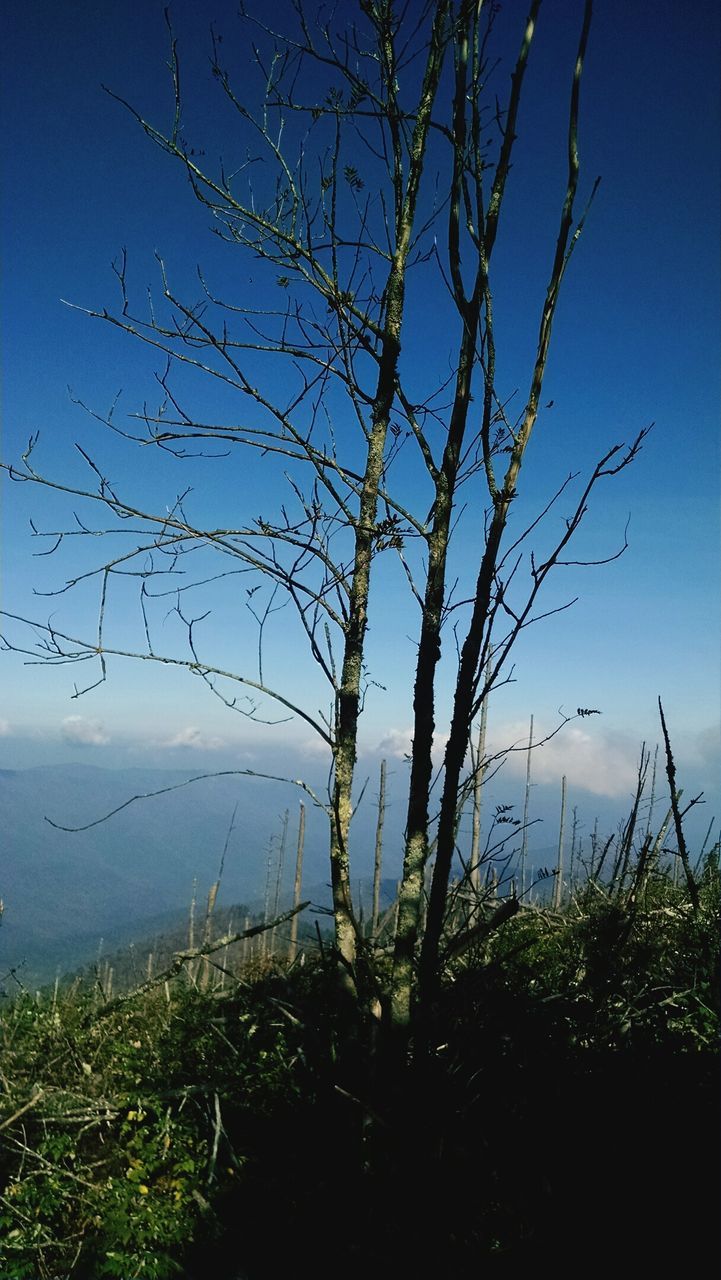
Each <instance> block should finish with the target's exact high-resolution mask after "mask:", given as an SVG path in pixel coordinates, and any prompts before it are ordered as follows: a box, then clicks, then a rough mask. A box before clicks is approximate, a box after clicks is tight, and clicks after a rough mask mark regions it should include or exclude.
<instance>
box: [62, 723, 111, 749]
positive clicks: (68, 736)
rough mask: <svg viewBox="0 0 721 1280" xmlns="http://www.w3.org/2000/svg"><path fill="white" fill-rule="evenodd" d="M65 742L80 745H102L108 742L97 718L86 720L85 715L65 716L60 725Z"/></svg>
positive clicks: (107, 737) (108, 739) (108, 738)
mask: <svg viewBox="0 0 721 1280" xmlns="http://www.w3.org/2000/svg"><path fill="white" fill-rule="evenodd" d="M61 733H62V735H63V738H64V739H65V741H66V742H71V743H73V745H74V746H80V747H104V746H106V745H107V743H108V742H110V737H109V735H108V734H107V733H106V732H105V729H104V728H103V726H102V724H101V723H100V721H99V720H87V719H86V718H85V716H66V717H65V719H64V720H63V722H62V725H61Z"/></svg>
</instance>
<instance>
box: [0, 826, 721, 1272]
mask: <svg viewBox="0 0 721 1280" xmlns="http://www.w3.org/2000/svg"><path fill="white" fill-rule="evenodd" d="M637 865H638V863H637V860H636V859H635V858H634V860H633V863H632V866H633V867H634V868H636V867H637ZM697 893H698V900H699V905H698V910H695V909H694V907H693V904H692V903H691V901H690V899H689V894H688V890H687V888H686V886H682V887H678V886H676V885H674V883H673V876H672V874H671V872H670V870H669V869H664V868H661V867H658V866H657V867H656V868H655V869H654V870H653V872H652V873H650V874H649V876H648V877H647V879H646V881H645V883H644V885H643V890H642V892H641V893H638V892H633V890H632V891H629V889H628V888H626V889H623V888H618V887H617V888H616V889H614V887H613V885H612V884H610V883H609V881H608V879H605V880H602V879H596V880H593V879H589V880H588V881H587V882H586V884H585V885H584V886H582V887H581V888H580V889H579V890H578V891H577V892H576V894H575V895H574V896H573V898H572V899H571V900H570V901H568V900H567V901H566V902H565V903H564V906H563V909H562V910H561V911H555V910H552V909H550V908H548V907H543V906H539V907H526V908H522V909H519V910H517V911H516V912H515V914H513V915H512V916H510V917H509V918H508V919H507V920H506V921H505V923H503V924H502V925H501V926H500V927H498V928H496V929H495V930H493V931H491V932H489V933H487V934H486V935H485V936H484V937H479V938H478V939H477V940H476V942H475V943H473V944H472V945H469V946H468V947H467V948H466V949H465V950H464V952H463V954H462V955H461V956H459V957H457V958H456V959H455V960H454V961H453V962H452V963H449V964H448V966H447V968H446V971H445V980H444V983H443V985H442V988H441V989H440V991H439V996H438V999H437V1002H436V1004H435V1006H434V1010H433V1016H432V1022H431V1025H430V1027H429V1034H428V1046H427V1051H426V1053H425V1054H424V1055H423V1056H422V1057H421V1055H416V1058H415V1063H414V1069H413V1070H412V1071H405V1072H404V1073H403V1075H402V1076H399V1075H398V1073H397V1071H396V1069H395V1064H394V1063H393V1062H392V1061H389V1062H385V1063H383V1062H382V1061H381V1062H380V1063H379V1061H378V1060H377V1056H376V1057H375V1058H374V1054H373V1026H372V1022H373V1020H372V1019H369V1018H368V1016H367V1015H365V1014H364V1013H363V1011H362V1009H361V1007H360V1006H359V1005H357V1004H353V1003H351V1004H349V1003H348V1000H347V998H346V997H345V996H344V993H343V992H342V990H340V989H339V988H338V984H337V981H336V979H335V969H334V966H333V964H332V963H329V961H328V955H327V953H320V954H316V955H315V956H313V955H312V954H310V953H308V954H307V955H306V954H305V953H304V952H301V958H300V959H298V960H296V961H295V962H294V963H293V964H291V965H288V963H287V962H282V961H278V960H275V959H273V958H272V957H268V958H266V959H265V960H263V959H261V958H256V959H253V958H251V959H249V960H248V961H246V963H245V964H244V965H243V964H241V967H240V970H239V971H238V972H236V973H234V974H232V975H231V973H230V972H229V971H228V970H227V969H225V968H223V970H222V971H220V970H218V971H216V974H215V978H214V980H213V981H212V982H210V983H206V982H205V981H204V980H203V975H202V972H201V971H200V970H199V969H198V968H197V967H196V968H195V969H193V967H192V966H188V965H185V966H184V967H183V968H182V970H181V969H180V968H178V971H177V974H176V976H175V977H173V978H171V979H169V980H164V981H161V982H159V983H158V985H156V986H154V987H151V988H150V989H146V990H142V991H139V992H137V993H136V994H135V995H133V994H132V993H127V994H126V995H125V996H124V997H115V998H113V999H110V1000H107V999H104V998H103V995H102V993H101V992H100V990H99V988H98V985H97V984H91V983H88V982H82V981H81V980H79V979H76V980H75V981H74V982H73V983H72V984H71V985H69V986H68V985H66V986H64V987H63V986H60V987H58V986H56V988H55V990H54V991H46V992H42V993H38V994H37V995H35V996H33V995H31V994H29V993H22V994H20V995H19V996H18V997H17V998H16V999H15V1000H14V1001H13V1003H12V1004H10V1005H9V1006H6V1008H5V1011H4V1013H3V1016H2V1019H1V1020H0V1036H1V1037H2V1046H1V1051H2V1086H3V1096H2V1105H1V1107H0V1128H1V1129H2V1136H3V1139H4V1143H3V1154H2V1164H1V1167H0V1177H1V1185H2V1190H1V1192H0V1229H1V1235H0V1238H1V1239H2V1244H0V1258H1V1259H2V1262H1V1266H2V1275H3V1276H4V1277H7V1280H50V1277H59V1276H63V1277H69V1278H70V1277H72V1278H73V1280H83V1278H86V1280H90V1278H91V1277H101V1276H115V1277H120V1278H122V1280H130V1278H131V1277H141V1278H146V1277H147V1278H151V1277H152V1278H157V1280H161V1278H163V1277H170V1276H173V1275H185V1276H188V1277H192V1276H196V1275H197V1276H204V1275H208V1274H212V1275H213V1276H214V1277H218V1280H222V1278H223V1277H228V1278H230V1277H232V1276H237V1275H243V1276H246V1277H248V1278H249V1280H254V1278H255V1277H264V1276H267V1275H269V1274H271V1273H272V1274H288V1273H290V1271H291V1270H292V1272H293V1273H294V1274H296V1275H305V1274H311V1273H312V1274H315V1272H316V1267H317V1263H316V1262H315V1261H314V1260H313V1259H314V1257H315V1252H316V1251H317V1250H320V1251H322V1252H323V1253H326V1252H327V1251H329V1250H333V1249H334V1248H341V1247H342V1248H343V1249H344V1250H345V1256H346V1262H347V1268H348V1269H349V1271H350V1274H360V1273H361V1272H363V1273H364V1274H365V1273H367V1269H368V1268H373V1270H374V1273H375V1274H377V1275H381V1276H382V1275H385V1274H391V1272H392V1271H393V1270H394V1269H395V1268H396V1267H397V1266H398V1265H405V1266H409V1267H410V1266H411V1265H413V1266H415V1265H420V1262H421V1260H422V1259H423V1257H424V1256H426V1255H427V1251H428V1250H435V1249H437V1250H440V1251H442V1253H441V1255H440V1256H442V1257H443V1258H444V1269H445V1274H448V1275H449V1276H458V1277H461V1276H465V1275H470V1274H475V1268H477V1267H478V1266H480V1265H481V1264H483V1265H488V1266H491V1267H493V1266H500V1265H501V1263H506V1264H510V1263H513V1264H516V1263H517V1264H518V1266H519V1267H521V1266H525V1265H526V1263H527V1262H528V1261H529V1260H530V1259H531V1258H535V1259H536V1260H539V1259H540V1260H544V1259H546V1258H547V1257H548V1258H550V1257H551V1256H552V1255H553V1256H554V1257H556V1261H557V1262H559V1261H560V1262H563V1259H564V1258H567V1259H569V1265H570V1259H571V1257H572V1256H573V1252H574V1249H576V1248H578V1249H582V1250H587V1249H588V1247H589V1241H590V1240H591V1239H592V1238H594V1234H595V1233H596V1232H597V1231H599V1230H600V1229H601V1223H602V1222H603V1223H605V1225H604V1227H603V1233H602V1235H603V1238H602V1240H601V1241H600V1242H599V1245H598V1248H599V1249H600V1250H601V1252H603V1250H604V1249H608V1250H611V1251H613V1249H616V1248H620V1247H621V1244H622V1240H623V1238H624V1237H623V1233H624V1232H626V1233H627V1235H626V1246H625V1247H627V1248H629V1247H630V1248H631V1250H633V1249H638V1250H640V1255H639V1256H643V1257H644V1258H646V1260H647V1261H649V1263H650V1262H652V1261H653V1258H654V1256H655V1253H654V1251H655V1250H660V1249H661V1242H662V1243H663V1251H664V1252H663V1257H664V1258H665V1259H666V1260H668V1258H670V1257H671V1256H672V1255H673V1252H674V1250H679V1251H681V1250H682V1243H683V1256H684V1257H685V1258H686V1259H687V1261H688V1263H689V1265H691V1263H692V1262H693V1260H694V1259H696V1260H700V1259H701V1258H702V1257H703V1251H704V1250H705V1249H709V1248H711V1247H712V1245H713V1239H712V1234H711V1231H710V1229H709V1226H708V1225H707V1224H706V1225H705V1224H704V1222H703V1214H704V1212H706V1211H708V1212H709V1214H710V1215H712V1214H713V1208H712V1197H713V1194H714V1185H715V1179H714V1176H713V1157H714V1154H715V1139H714V1137H713V1136H711V1137H709V1134H710V1133H713V1132H714V1125H713V1123H712V1121H713V1112H714V1107H717V1098H716V1067H717V1055H716V1043H717V1034H718V1008H719V990H718V969H717V964H716V959H717V953H718V913H719V905H720V898H721V878H720V876H719V865H718V850H717V849H715V850H713V851H711V852H710V853H709V854H708V855H707V856H706V858H705V863H704V866H703V869H702V871H701V872H700V874H699V877H698V884H697ZM384 955H386V956H387V953H384V954H381V955H380V956H379V957H378V964H379V966H380V967H381V968H382V966H383V964H384V963H386V959H384ZM388 959H389V957H388ZM234 967H235V966H234ZM221 978H222V982H223V985H222V986H221ZM419 1116H420V1117H421V1120H420V1123H419V1119H418V1117H419ZM339 1132H342V1133H343V1136H344V1140H343V1142H342V1143H338V1141H337V1136H338V1133H339ZM676 1160H679V1161H682V1162H683V1165H682V1167H683V1177H682V1179H681V1178H680V1177H679V1176H678V1175H679V1171H678V1170H677V1169H676V1168H675V1166H674V1162H675V1161H676ZM655 1162H661V1164H660V1168H661V1169H662V1170H663V1177H664V1179H672V1186H666V1185H660V1184H659V1180H658V1169H657V1168H656V1167H655ZM679 1181H682V1183H683V1185H682V1186H681V1187H679V1185H678V1183H679ZM626 1196H629V1197H632V1206H633V1212H632V1214H631V1217H632V1222H631V1224H630V1225H629V1223H628V1222H627V1221H626V1220H625V1215H626V1213H627V1211H629V1212H630V1205H629V1206H627V1208H626V1209H624V1208H623V1204H622V1201H623V1198H624V1197H626ZM668 1199H671V1200H672V1202H673V1203H674V1204H675V1206H676V1208H675V1209H673V1210H672V1213H673V1214H674V1215H677V1216H675V1222H676V1226H675V1228H674V1229H672V1230H670V1231H669V1229H668V1227H666V1229H665V1234H663V1235H659V1234H658V1233H659V1230H660V1226H659V1224H660V1219H661V1216H662V1214H663V1213H664V1212H665V1211H666V1204H667V1200H668ZM422 1201H423V1202H427V1203H428V1204H429V1205H430V1206H432V1212H429V1215H428V1218H427V1220H426V1221H425V1222H424V1226H423V1230H422V1231H420V1232H414V1233H412V1238H407V1239H406V1238H403V1237H402V1235H400V1234H399V1229H398V1224H399V1221H401V1219H400V1218H399V1214H403V1213H404V1212H409V1213H411V1212H413V1211H414V1206H416V1205H417V1204H419V1203H421V1202H422ZM684 1214H690V1215H692V1221H693V1226H692V1228H691V1227H689V1228H688V1229H689V1230H690V1231H691V1237H692V1238H691V1239H690V1240H689V1239H687V1238H686V1231H687V1224H686V1223H685V1222H684ZM349 1218H350V1219H352V1221H353V1224H354V1225H353V1226H352V1228H351V1227H349ZM710 1220H711V1221H712V1220H713V1218H712V1216H711V1219H710ZM682 1228H683V1229H682ZM682 1237H683V1241H682ZM574 1242H575V1243H574ZM595 1249H596V1246H595V1245H594V1250H595ZM661 1256H662V1255H661V1253H659V1258H660V1257H661ZM680 1257H681V1253H680V1252H679V1258H680Z"/></svg>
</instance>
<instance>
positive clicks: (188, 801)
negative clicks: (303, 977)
mask: <svg viewBox="0 0 721 1280" xmlns="http://www.w3.org/2000/svg"><path fill="white" fill-rule="evenodd" d="M306 765H307V762H302V763H301V764H299V763H298V762H297V761H296V767H298V768H301V769H305V768H306ZM192 776H194V775H193V774H192V773H189V772H188V771H183V770H178V769H175V770H149V769H142V768H125V769H103V768H98V767H95V766H92V765H84V764H75V763H73V764H58V765H43V766H39V767H36V768H31V769H18V770H12V769H2V770H0V897H2V898H3V899H4V902H5V914H4V917H3V923H2V928H0V986H2V983H3V975H4V974H6V973H7V972H8V970H9V969H10V968H12V967H13V966H16V965H23V972H24V974H25V977H24V979H23V981H25V982H26V984H27V985H32V984H36V983H38V982H44V981H47V980H50V979H52V978H53V977H54V974H55V972H56V971H57V969H58V968H60V969H62V970H67V969H70V968H72V969H74V968H77V967H78V966H79V965H82V964H85V963H88V962H89V961H90V960H92V959H93V957H94V956H95V955H96V954H97V950H98V945H99V942H100V939H101V938H102V939H104V947H105V948H106V953H107V950H108V949H114V948H119V947H123V946H126V945H127V944H128V943H129V942H131V941H137V940H138V939H139V938H147V937H148V936H149V935H152V934H154V933H162V932H164V931H165V929H166V926H167V927H170V925H171V921H175V923H176V924H177V921H178V920H179V918H181V917H182V918H186V919H187V911H188V907H189V903H190V900H191V896H192V892H193V882H194V881H197V897H198V902H199V904H201V906H199V910H201V909H202V903H203V902H204V900H205V897H206V895H207V892H208V889H209V888H210V885H211V884H212V883H213V882H214V881H215V880H216V878H217V875H218V867H219V863H220V859H221V855H222V852H223V848H224V846H225V844H226V840H227V839H228V830H229V826H230V822H231V818H232V815H233V812H234V809H235V808H236V806H237V813H236V817H235V824H234V830H233V832H232V835H231V837H230V840H229V841H228V848H227V854H226V858H225V867H224V872H223V879H222V884H221V889H220V895H219V900H218V906H219V908H221V907H223V906H229V905H230V904H232V903H249V904H252V903H256V904H258V903H260V904H261V905H262V904H263V903H264V901H265V898H266V896H267V895H270V901H271V902H272V901H273V900H274V897H275V893H276V891H277V890H279V892H280V898H281V901H287V900H288V896H289V894H290V886H291V884H292V878H293V870H294V863H295V846H296V838H297V824H298V805H299V801H300V800H301V798H302V799H303V802H304V803H305V806H306V839H305V857H304V882H305V885H312V886H314V887H315V889H314V891H315V892H319V891H322V892H325V894H326V895H327V894H328V890H327V881H328V878H329V869H328V831H327V819H326V816H325V814H324V813H323V812H322V811H320V810H319V809H318V808H316V807H315V806H314V805H313V804H312V803H311V802H310V800H309V798H308V796H307V795H305V794H304V793H302V792H300V791H299V789H298V788H296V787H293V786H292V785H291V784H286V783H282V784H281V783H277V782H272V781H269V780H266V779H262V778H254V777H243V776H226V777H209V778H207V779H205V780H203V781H200V782H192V783H190V784H189V785H180V784H183V783H185V782H187V780H188V778H189V777H192ZM373 776H375V768H374V769H373ZM308 781H309V782H310V784H311V785H313V781H314V780H313V779H312V778H309V779H308ZM405 786H406V779H405V778H404V777H401V776H399V778H398V779H396V780H395V783H394V785H393V786H392V787H391V790H390V793H389V803H388V807H387V810H386V822H385V828H384V864H383V871H384V876H385V877H386V878H389V879H390V881H391V883H392V882H393V881H394V880H395V879H397V878H398V876H399V875H400V870H401V854H402V826H403V818H404V812H405V808H404V801H405ZM496 786H497V784H494V788H496ZM161 791H162V792H163V794H159V795H153V794H149V793H153V792H161ZM316 791H317V794H319V795H322V794H323V781H322V779H321V780H318V781H317V782H316ZM546 791H548V794H547V795H546ZM374 795H375V793H374V787H373V783H372V781H371V783H370V785H369V786H368V788H367V791H366V793H365V797H364V799H363V801H362V803H361V804H359V806H358V809H357V811H356V814H355V815H354V818H353V882H352V888H353V893H354V896H355V897H358V898H361V897H362V900H363V911H364V914H365V916H366V918H367V916H368V914H369V911H370V889H369V887H368V886H369V884H370V878H371V877H372V873H373V848H374V842H375V822H376V809H375V800H374ZM135 796H141V797H145V798H142V799H137V800H136V801H134V802H133V803H130V804H128V803H127V802H128V801H130V800H132V798H133V797H135ZM516 799H517V796H516V795H515V794H513V791H511V792H510V794H506V793H503V792H501V793H500V794H498V795H496V794H495V793H494V790H492V791H491V793H490V795H489V798H488V802H487V804H486V807H485V809H484V814H485V815H486V817H485V818H484V821H487V820H489V819H490V817H491V816H492V814H493V804H494V803H496V802H497V801H498V800H503V801H504V802H513V801H514V800H516ZM557 803H558V801H557V795H556V791H555V789H554V790H553V792H551V791H550V790H549V789H544V788H542V787H538V788H534V813H537V814H538V813H543V812H544V806H545V810H546V812H547V813H549V814H550V815H551V816H550V818H549V819H548V820H547V823H545V824H544V823H541V824H540V825H538V826H535V827H534V829H533V832H532V838H531V846H532V849H533V852H532V853H531V854H530V855H529V870H530V869H531V868H532V867H533V866H536V867H538V866H541V865H543V864H550V865H553V864H554V863H555V846H554V845H553V844H550V843H549V837H551V838H555V837H554V829H557V827H556V824H557V817H556V814H557ZM592 803H593V804H594V807H595V805H596V803H597V802H596V800H595V799H594V800H592ZM116 809H119V812H116V813H114V815H113V816H112V817H108V819H107V821H97V820H98V819H102V818H103V817H104V816H105V815H108V814H110V813H111V812H112V811H113V810H116ZM286 810H287V811H288V813H289V821H288V831H287V841H286V851H285V861H284V868H283V874H282V876H281V882H280V886H279V885H278V847H279V843H280V834H281V830H282V826H283V815H284V813H285V811H286ZM514 812H517V810H515V811H514ZM591 812H593V810H591ZM46 818H49V819H51V820H52V822H54V823H58V824H61V825H62V826H85V825H87V824H90V823H94V824H95V825H92V826H90V827H89V829H88V830H85V831H78V832H68V831H63V830H59V829H58V827H56V826H52V825H51V823H50V822H48V821H46ZM504 820H507V819H504ZM611 829H612V828H611ZM587 831H588V827H587V828H586V833H587ZM499 832H500V833H501V834H503V833H507V832H508V833H510V837H511V839H510V843H509V845H508V846H507V850H509V851H510V850H514V849H515V850H516V852H517V850H518V848H519V847H520V836H519V835H518V833H517V832H516V831H514V830H512V829H511V828H509V827H499V828H497V829H496V837H498V833H499ZM459 839H460V841H461V844H462V845H463V846H464V847H467V845H468V843H469V840H470V819H467V818H464V820H463V822H462V824H461V829H460V831H459ZM541 845H542V847H539V846H541ZM499 870H500V871H501V872H502V870H503V864H502V862H501V863H500V864H499ZM361 885H362V886H363V888H362V892H361ZM325 902H328V897H327V896H326V898H325Z"/></svg>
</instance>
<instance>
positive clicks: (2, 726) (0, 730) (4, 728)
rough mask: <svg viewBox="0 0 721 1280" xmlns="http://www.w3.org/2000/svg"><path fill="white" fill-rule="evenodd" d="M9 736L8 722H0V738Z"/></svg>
mask: <svg viewBox="0 0 721 1280" xmlns="http://www.w3.org/2000/svg"><path fill="white" fill-rule="evenodd" d="M9 734H10V721H9V720H0V738H7V737H8V736H9Z"/></svg>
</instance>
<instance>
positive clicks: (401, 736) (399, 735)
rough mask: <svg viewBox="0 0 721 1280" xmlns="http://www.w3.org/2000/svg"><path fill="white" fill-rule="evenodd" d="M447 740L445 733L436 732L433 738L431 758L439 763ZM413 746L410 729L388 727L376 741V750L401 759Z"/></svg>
mask: <svg viewBox="0 0 721 1280" xmlns="http://www.w3.org/2000/svg"><path fill="white" fill-rule="evenodd" d="M447 741H448V734H447V733H437V734H436V735H435V737H434V739H433V759H434V761H435V762H436V763H437V764H439V763H440V761H441V758H442V755H443V752H444V751H445V747H446V743H447ZM412 746H413V730H412V729H390V730H389V731H388V733H387V734H386V735H385V737H384V738H382V739H381V741H380V742H379V743H378V746H377V748H376V750H377V751H379V752H381V753H382V754H383V755H386V756H391V757H393V758H394V759H396V760H402V759H403V758H404V756H409V755H410V753H411V748H412Z"/></svg>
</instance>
